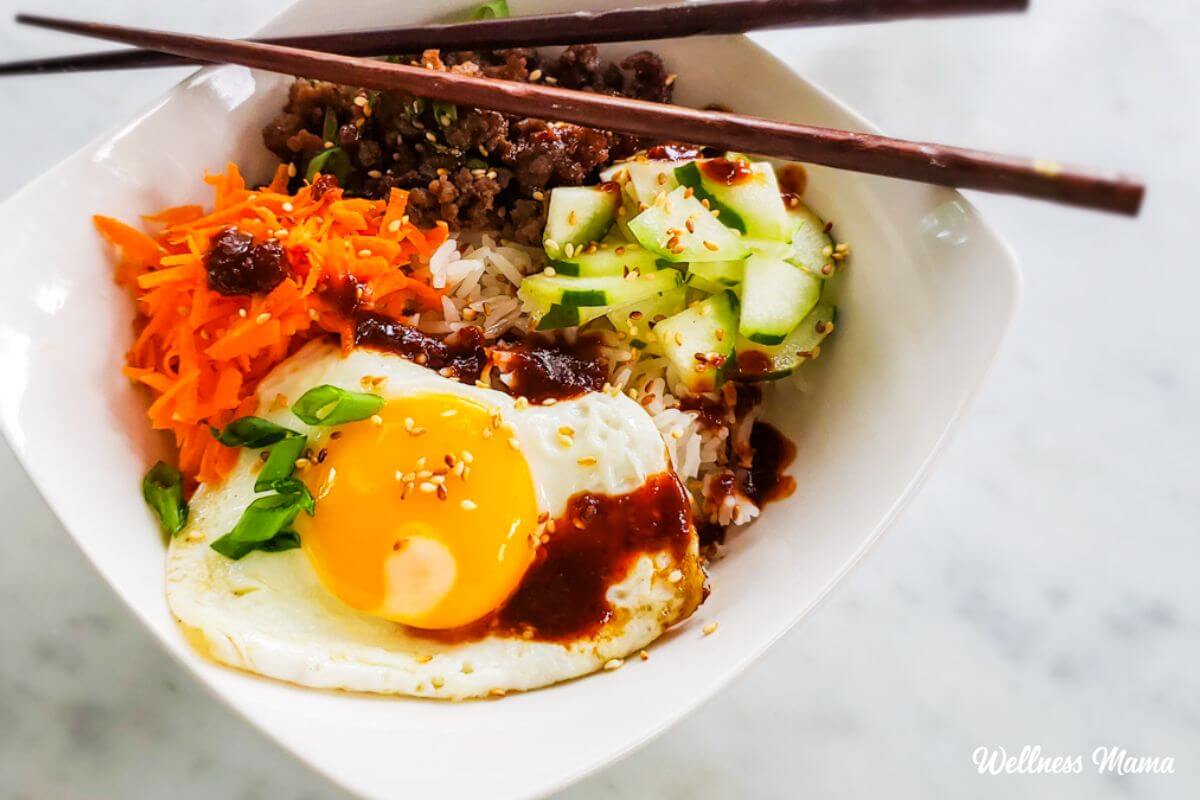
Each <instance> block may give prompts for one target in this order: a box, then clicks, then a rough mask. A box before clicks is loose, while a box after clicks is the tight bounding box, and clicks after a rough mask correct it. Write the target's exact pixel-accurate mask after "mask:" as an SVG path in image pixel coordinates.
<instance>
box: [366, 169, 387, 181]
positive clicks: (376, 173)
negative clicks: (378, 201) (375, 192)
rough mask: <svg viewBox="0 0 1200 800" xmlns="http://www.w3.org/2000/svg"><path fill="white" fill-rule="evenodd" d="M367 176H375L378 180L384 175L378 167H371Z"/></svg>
mask: <svg viewBox="0 0 1200 800" xmlns="http://www.w3.org/2000/svg"><path fill="white" fill-rule="evenodd" d="M367 177H368V178H375V179H376V180H378V179H379V178H382V177H383V173H382V172H380V171H379V170H377V169H369V170H367Z"/></svg>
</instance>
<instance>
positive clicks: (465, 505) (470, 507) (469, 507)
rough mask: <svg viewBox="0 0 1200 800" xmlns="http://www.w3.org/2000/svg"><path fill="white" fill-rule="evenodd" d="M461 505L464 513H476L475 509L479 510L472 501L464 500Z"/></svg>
mask: <svg viewBox="0 0 1200 800" xmlns="http://www.w3.org/2000/svg"><path fill="white" fill-rule="evenodd" d="M460 505H462V509H463V511H474V510H475V509H477V508H479V506H477V505H475V503H474V501H472V500H463V501H462V503H461V504H460Z"/></svg>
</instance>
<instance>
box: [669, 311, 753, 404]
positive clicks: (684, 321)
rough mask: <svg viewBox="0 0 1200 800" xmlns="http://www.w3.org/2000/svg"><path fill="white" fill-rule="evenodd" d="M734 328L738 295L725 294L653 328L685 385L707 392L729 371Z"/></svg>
mask: <svg viewBox="0 0 1200 800" xmlns="http://www.w3.org/2000/svg"><path fill="white" fill-rule="evenodd" d="M737 324H738V299H737V295H735V294H734V293H733V292H730V291H724V292H721V293H720V294H715V295H713V296H712V297H710V298H708V299H707V300H702V301H700V302H699V303H696V304H695V305H693V306H692V307H690V308H688V309H686V310H684V311H681V312H679V313H678V314H675V315H674V316H671V317H667V318H666V319H664V320H663V321H662V322H660V323H658V325H656V326H655V327H654V335H655V338H657V339H658V343H659V346H660V347H662V351H663V354H664V355H665V356H666V357H667V360H669V361H670V362H671V365H672V366H673V367H674V368H675V371H676V372H678V373H679V377H680V378H681V379H682V380H683V382H684V384H685V385H686V386H687V387H688V388H689V389H691V390H692V391H694V392H707V391H711V390H713V389H715V388H717V386H719V385H720V383H721V381H722V380H723V379H724V377H725V375H726V373H727V372H728V371H729V370H730V368H731V365H732V362H733V346H734V343H735V342H736V340H737V334H736V331H737Z"/></svg>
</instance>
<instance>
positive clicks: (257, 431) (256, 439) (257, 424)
mask: <svg viewBox="0 0 1200 800" xmlns="http://www.w3.org/2000/svg"><path fill="white" fill-rule="evenodd" d="M210 430H211V431H212V435H213V436H215V437H216V438H217V441H218V442H220V443H221V444H223V445H225V446H226V447H252V448H259V447H266V446H267V445H272V444H275V443H276V442H278V441H280V440H281V439H283V438H284V437H286V436H288V435H289V434H290V435H292V436H296V435H298V434H297V433H296V432H295V431H291V430H288V429H287V428H285V427H283V426H282V425H276V424H275V423H274V422H271V421H270V420H265V419H263V418H262V417H239V418H238V419H235V420H234V421H233V422H231V423H229V424H228V425H226V426H225V430H223V431H219V430H217V429H216V428H210Z"/></svg>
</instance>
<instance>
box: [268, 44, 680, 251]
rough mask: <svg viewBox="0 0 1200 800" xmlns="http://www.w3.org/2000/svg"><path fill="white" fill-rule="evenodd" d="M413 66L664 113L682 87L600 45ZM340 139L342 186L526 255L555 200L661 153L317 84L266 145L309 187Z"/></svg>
mask: <svg viewBox="0 0 1200 800" xmlns="http://www.w3.org/2000/svg"><path fill="white" fill-rule="evenodd" d="M397 60H400V59H397ZM402 61H403V63H410V64H414V65H417V66H423V67H425V68H428V69H434V70H444V71H450V72H456V73H461V74H464V75H476V76H483V77H489V78H499V79H503V80H512V81H521V82H529V83H536V82H544V83H548V84H554V85H558V86H562V87H565V88H568V89H580V90H583V91H589V92H598V93H601V94H610V95H617V96H623V97H632V98H637V99H641V100H652V101H655V102H663V103H666V102H670V100H671V95H672V89H673V84H674V76H673V75H671V74H668V72H667V71H666V69H665V68H664V66H663V63H662V60H661V59H660V58H659V57H658V56H657V55H655V54H654V53H651V52H640V53H635V54H633V55H631V56H628V57H627V58H625V59H623V60H622V61H620V62H607V61H604V60H602V59H601V58H600V56H599V53H598V52H597V50H596V47H595V46H594V45H574V46H572V47H568V48H567V49H566V50H564V51H563V52H562V54H561V55H559V56H557V57H555V58H542V57H541V56H540V55H539V54H538V52H537V51H536V50H532V49H514V50H499V51H494V52H493V51H487V52H460V53H447V54H445V55H444V56H443V55H441V54H439V53H438V51H436V50H429V51H426V52H425V53H424V54H422V55H421V56H420V57H413V58H406V59H402ZM331 130H332V131H334V133H333V135H332V137H331V144H332V146H334V147H337V148H340V149H341V150H342V151H344V152H345V153H346V155H347V156H348V157H349V159H348V160H349V163H350V164H351V165H352V166H353V171H352V172H351V173H350V174H349V175H346V176H342V178H343V183H344V187H345V188H346V189H347V190H349V191H351V192H355V193H358V194H361V195H363V196H366V197H370V198H382V197H386V196H387V195H388V193H389V191H390V190H391V189H392V188H393V187H396V188H400V189H405V190H407V191H408V192H409V198H408V209H409V214H410V215H411V217H412V219H413V221H414V222H415V223H416V224H418V225H422V226H429V225H433V224H434V223H436V222H437V221H438V220H445V221H446V222H447V223H449V224H450V225H451V226H452V227H454V228H482V229H491V230H499V231H501V232H502V233H503V234H504V235H505V236H506V237H509V238H512V239H514V240H516V241H518V242H523V243H526V244H534V243H537V242H538V241H539V240H540V238H541V233H542V228H543V227H544V225H545V213H546V209H545V203H546V195H547V190H549V189H552V188H554V187H555V186H576V185H579V184H582V183H585V182H587V181H588V180H590V179H593V178H594V177H595V174H596V172H597V171H598V170H599V169H600V168H602V167H604V166H605V165H607V164H609V163H611V162H612V161H614V160H617V159H620V158H625V157H628V156H630V155H632V154H633V153H634V152H635V151H637V150H638V149H640V148H642V147H644V146H648V145H650V144H652V143H651V142H643V141H641V140H639V139H638V138H637V137H633V136H628V135H626V134H621V133H614V132H612V131H602V130H595V129H592V128H585V127H581V126H578V125H571V124H567V123H561V122H548V121H546V120H540V119H532V118H519V117H514V116H510V115H506V114H501V113H499V112H495V111H485V110H480V109H473V108H457V107H455V106H451V105H448V104H444V103H436V102H428V101H425V100H423V99H420V98H416V97H413V96H412V95H409V94H406V93H403V92H377V91H367V90H364V89H356V88H354V87H349V86H339V85H336V84H332V83H325V82H319V81H311V80H307V79H299V80H297V81H296V82H295V83H293V84H292V87H291V91H290V94H289V96H288V102H287V105H286V106H284V109H283V111H282V113H281V114H279V116H277V117H276V118H275V119H274V120H272V121H271V122H270V123H269V124H268V125H267V126H266V127H265V128H264V129H263V141H264V143H265V144H266V146H267V147H268V148H269V149H270V150H271V151H272V152H274V153H275V154H276V155H277V156H279V157H280V158H281V159H283V160H284V161H285V162H288V163H291V164H294V165H295V166H296V172H297V176H298V178H297V180H303V178H304V176H305V175H306V174H307V171H308V167H309V162H310V161H311V160H312V159H313V158H314V157H315V156H317V155H318V154H320V153H322V152H326V151H327V150H329V149H330V148H329V147H327V146H326V145H327V142H326V139H325V136H324V134H325V133H326V132H328V131H331Z"/></svg>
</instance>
